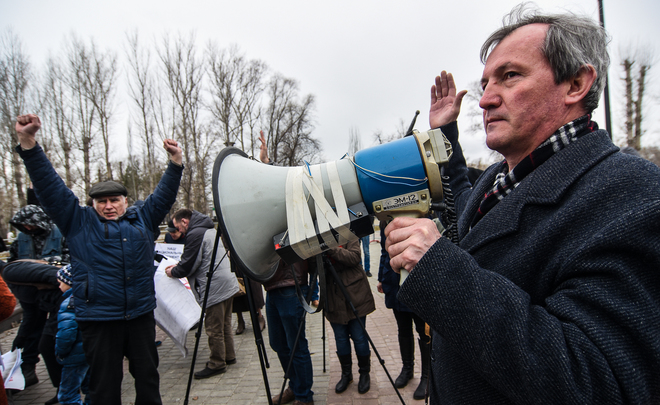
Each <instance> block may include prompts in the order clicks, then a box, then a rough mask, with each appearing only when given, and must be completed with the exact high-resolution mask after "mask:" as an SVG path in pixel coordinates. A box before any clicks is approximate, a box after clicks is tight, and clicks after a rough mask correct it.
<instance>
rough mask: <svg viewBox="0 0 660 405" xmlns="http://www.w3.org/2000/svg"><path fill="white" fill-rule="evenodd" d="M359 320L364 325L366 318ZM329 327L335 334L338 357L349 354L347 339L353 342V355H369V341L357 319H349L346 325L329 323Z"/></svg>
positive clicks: (349, 346)
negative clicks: (330, 326)
mask: <svg viewBox="0 0 660 405" xmlns="http://www.w3.org/2000/svg"><path fill="white" fill-rule="evenodd" d="M360 320H361V321H362V324H363V325H365V322H366V321H367V317H366V316H363V317H361V318H360ZM330 325H332V330H333V331H334V333H335V345H336V346H337V355H338V356H346V355H350V354H351V342H350V340H349V339H351V340H353V346H355V354H357V355H358V356H367V355H369V353H370V351H369V339H368V338H367V334H366V333H365V331H364V330H363V329H362V326H360V323H359V322H358V320H357V319H351V320H350V321H349V322H348V324H347V325H342V324H340V323H331V324H330Z"/></svg>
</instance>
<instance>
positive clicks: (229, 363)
mask: <svg viewBox="0 0 660 405" xmlns="http://www.w3.org/2000/svg"><path fill="white" fill-rule="evenodd" d="M225 363H226V364H227V365H228V366H231V365H232V364H236V359H231V360H227V361H226V362H225Z"/></svg>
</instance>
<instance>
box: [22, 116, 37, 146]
mask: <svg viewBox="0 0 660 405" xmlns="http://www.w3.org/2000/svg"><path fill="white" fill-rule="evenodd" d="M39 128H41V120H40V119H39V117H38V116H37V115H35V114H24V115H19V116H18V117H17V118H16V135H17V136H18V143H20V144H21V147H22V148H24V149H30V148H33V147H34V145H36V144H37V140H36V134H37V131H39Z"/></svg>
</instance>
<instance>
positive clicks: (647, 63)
mask: <svg viewBox="0 0 660 405" xmlns="http://www.w3.org/2000/svg"><path fill="white" fill-rule="evenodd" d="M629 49H635V48H629ZM624 55H626V56H624V57H623V60H622V62H621V66H622V67H623V73H624V77H623V78H622V80H623V82H624V86H625V103H626V109H625V122H624V128H625V133H626V144H627V145H628V146H631V147H633V148H635V149H636V150H641V148H642V143H641V141H642V135H643V134H644V132H645V130H644V129H643V128H642V125H643V121H644V111H643V106H644V104H643V101H644V96H645V94H646V91H647V88H646V85H647V78H648V76H647V75H648V72H649V70H650V69H651V67H652V66H653V63H654V60H653V59H654V57H653V53H652V52H651V51H650V50H645V49H643V48H637V49H636V50H633V51H627V52H625V53H624ZM635 66H636V67H637V72H636V75H635V71H634V68H635Z"/></svg>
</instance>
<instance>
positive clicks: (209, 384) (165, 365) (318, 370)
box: [0, 237, 423, 405]
mask: <svg viewBox="0 0 660 405" xmlns="http://www.w3.org/2000/svg"><path fill="white" fill-rule="evenodd" d="M372 238H373V237H372ZM370 255H371V260H370V262H371V270H372V273H373V275H374V277H371V278H369V282H370V284H371V289H372V291H373V294H374V298H375V300H376V311H375V312H374V313H372V314H370V315H369V316H367V331H368V332H369V335H370V336H371V339H372V341H373V343H374V345H375V347H376V350H377V351H378V353H379V354H380V356H381V358H382V359H383V360H384V362H385V366H386V367H387V370H388V372H389V373H390V376H391V377H392V379H393V380H394V379H396V377H397V376H398V375H399V371H400V370H401V357H400V354H399V346H398V342H397V327H396V322H395V320H394V316H393V315H392V311H391V310H389V309H387V308H385V303H384V298H383V294H380V293H378V291H377V289H376V285H377V283H378V280H377V277H376V276H377V273H378V263H379V259H380V244H379V243H377V242H375V241H372V243H371V244H370ZM246 315H247V314H246ZM233 322H234V328H235V326H236V325H235V324H236V319H235V318H234V320H233ZM246 323H247V327H246V331H245V333H243V334H241V335H237V336H236V335H235V336H234V343H235V346H236V358H237V360H238V362H237V363H236V364H235V365H231V366H229V367H228V369H227V372H226V373H225V374H220V375H218V376H214V377H211V378H208V379H205V380H194V379H193V382H192V385H191V390H190V395H189V397H188V403H189V404H191V405H202V404H236V405H241V404H268V399H267V397H266V389H265V384H264V379H263V375H262V371H261V365H260V361H259V355H258V353H257V350H256V345H255V339H254V333H253V331H252V323H251V321H250V320H249V316H248V317H247V318H246ZM324 324H325V336H326V338H325V339H324V338H323V325H324ZM17 329H18V328H13V329H11V330H9V331H6V332H4V333H3V334H2V336H0V345H2V349H3V351H6V350H7V349H8V348H10V347H11V342H12V341H13V339H14V336H15V335H16V331H17ZM195 332H196V329H195V331H191V332H190V333H189V334H188V341H187V347H188V349H189V353H190V355H189V356H188V357H187V358H183V357H182V355H181V352H180V351H179V350H178V349H177V348H176V347H175V346H174V344H173V343H172V341H171V340H170V339H169V338H168V337H167V336H166V335H165V334H164V333H163V332H162V331H161V330H160V329H157V336H158V339H159V340H161V341H162V342H163V344H162V345H161V346H160V347H159V348H158V352H159V355H160V365H159V370H160V376H161V395H162V398H163V403H164V404H182V403H183V402H184V399H185V397H186V388H187V384H188V376H189V373H190V364H191V357H192V352H193V349H194V347H195ZM263 333H264V335H263V336H264V341H265V347H266V353H267V357H268V361H269V363H270V368H268V369H267V375H268V384H269V386H270V391H271V393H272V394H276V393H279V390H280V388H281V387H282V382H283V376H284V373H283V372H282V368H281V367H280V364H279V361H278V360H277V356H276V355H275V352H273V351H272V350H271V349H270V345H269V344H268V328H266V329H265V330H264V332H263ZM306 335H307V339H308V340H309V346H310V351H311V353H312V364H313V366H314V386H313V387H312V389H313V391H314V403H315V404H316V405H323V404H328V405H330V404H356V405H358V404H360V405H371V404H374V405H375V404H401V400H400V399H399V397H398V396H397V394H396V392H395V390H394V388H393V386H392V384H391V382H390V380H389V379H388V377H387V374H386V373H385V370H384V369H383V367H382V366H380V365H379V362H378V359H377V357H376V355H375V353H373V348H372V354H371V390H370V391H369V392H367V393H365V394H363V395H360V394H358V392H357V380H358V377H359V375H358V372H357V359H356V358H355V353H353V356H354V360H353V375H354V379H355V380H354V382H353V383H352V384H351V385H349V387H348V389H347V390H346V391H345V392H343V393H342V394H336V393H335V391H334V387H335V384H336V383H337V381H338V380H339V376H340V374H341V368H340V365H339V361H338V360H337V357H336V355H335V343H334V337H333V333H332V328H331V327H330V324H329V323H328V322H327V321H326V320H324V319H323V318H322V317H321V314H320V313H319V314H313V315H308V317H307V324H306ZM324 353H325V361H324ZM415 355H416V357H417V359H416V361H415V365H416V366H415V378H413V379H412V380H411V381H410V383H409V384H408V386H407V387H405V388H403V389H401V390H399V391H400V393H401V395H402V397H403V399H404V401H405V403H406V404H422V403H423V401H415V400H414V399H413V398H412V395H413V392H414V391H415V388H416V387H417V384H418V383H419V369H420V366H419V365H420V364H421V363H420V360H419V350H417V348H416V349H415ZM208 356H209V349H208V344H207V341H206V335H205V333H204V332H202V339H201V340H200V344H199V352H198V355H197V361H196V363H197V364H196V367H195V369H196V370H200V369H202V368H203V367H204V363H205V361H206V359H208ZM124 370H125V374H124V382H123V392H122V399H123V403H124V404H132V403H133V401H134V399H135V390H134V389H133V378H132V377H131V375H130V374H129V373H128V365H127V363H126V362H125V363H124ZM37 375H38V377H39V383H38V384H36V385H34V386H31V387H29V388H27V389H26V390H25V391H19V392H17V393H16V394H15V395H14V404H15V405H28V404H29V405H32V404H43V403H44V402H45V401H47V400H48V399H50V398H52V397H53V396H54V395H55V392H56V390H55V388H54V387H53V386H52V384H51V383H50V380H49V379H48V374H47V372H46V368H45V366H44V363H43V361H40V362H39V363H38V364H37Z"/></svg>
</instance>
